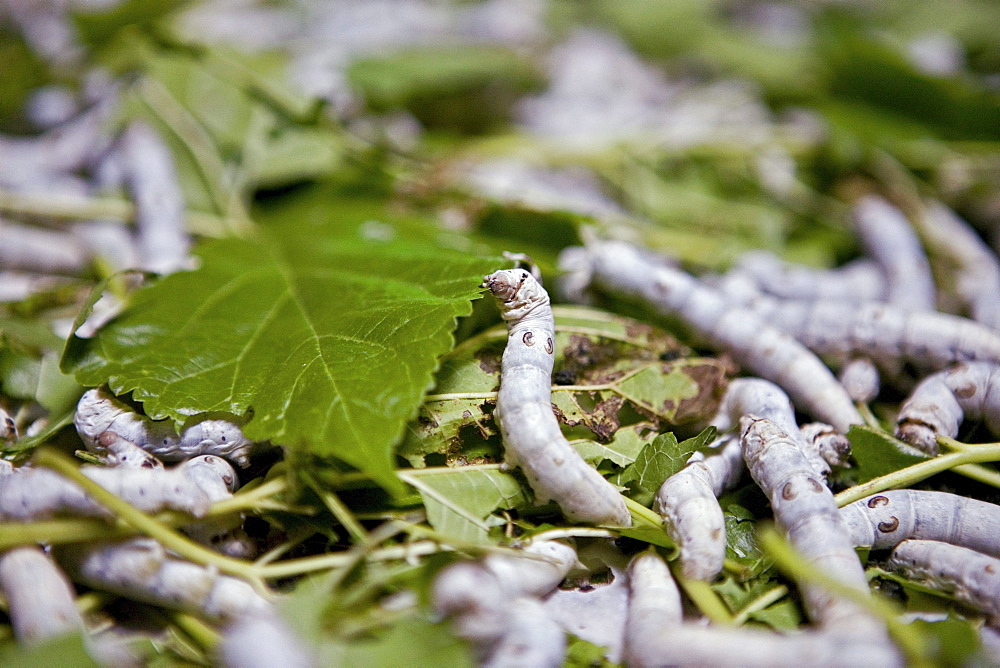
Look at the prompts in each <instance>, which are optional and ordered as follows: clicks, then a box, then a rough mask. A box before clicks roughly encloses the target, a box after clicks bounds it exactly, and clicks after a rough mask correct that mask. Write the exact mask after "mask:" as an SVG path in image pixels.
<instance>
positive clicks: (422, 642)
mask: <svg viewBox="0 0 1000 668" xmlns="http://www.w3.org/2000/svg"><path fill="white" fill-rule="evenodd" d="M328 656H329V658H333V656H337V657H338V659H339V661H337V662H336V664H332V663H326V665H341V666H366V668H383V667H384V668H395V667H396V666H408V667H410V666H412V667H413V668H420V667H426V668H441V667H442V666H448V667H449V668H451V667H452V666H454V667H455V668H460V667H461V666H470V667H471V666H472V665H473V661H472V656H471V655H470V652H469V646H468V645H467V644H466V643H465V642H464V641H462V640H459V639H458V638H456V637H455V636H454V635H452V634H451V632H450V630H449V625H448V623H447V622H438V623H433V622H430V621H428V620H427V619H424V618H423V617H418V616H415V615H414V616H411V617H408V618H406V619H403V620H401V621H399V622H397V623H396V624H393V625H392V626H390V627H389V629H388V630H387V631H385V632H384V633H382V634H380V635H378V636H377V637H375V638H373V639H371V640H358V641H356V642H352V643H349V644H345V645H343V646H342V647H340V648H339V651H337V650H334V651H333V652H330V654H329V655H328Z"/></svg>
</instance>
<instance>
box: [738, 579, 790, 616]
mask: <svg viewBox="0 0 1000 668" xmlns="http://www.w3.org/2000/svg"><path fill="white" fill-rule="evenodd" d="M787 595H788V587H786V586H785V585H778V586H777V587H775V588H774V589H769V590H768V591H766V592H764V593H763V594H761V595H760V596H758V597H757V598H755V599H754V600H752V601H750V602H749V603H747V604H746V605H745V606H744V607H743V609H742V610H740V611H739V612H738V613H737V614H736V616H735V617H733V624H735V625H736V626H743V625H744V624H746V622H747V620H748V619H750V615H752V614H753V613H755V612H760V611H761V610H763V609H764V608H766V607H767V606H769V605H771V604H772V603H777V602H778V601H780V600H781V599H783V598H784V597H785V596H787Z"/></svg>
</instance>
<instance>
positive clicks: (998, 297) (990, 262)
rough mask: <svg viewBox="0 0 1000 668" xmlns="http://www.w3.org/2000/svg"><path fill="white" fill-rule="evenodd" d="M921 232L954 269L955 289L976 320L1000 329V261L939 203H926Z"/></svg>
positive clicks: (978, 238)
mask: <svg viewBox="0 0 1000 668" xmlns="http://www.w3.org/2000/svg"><path fill="white" fill-rule="evenodd" d="M917 222H918V223H919V224H920V232H921V234H922V235H923V236H924V238H926V239H927V242H928V246H930V248H931V250H932V252H934V253H936V254H939V255H942V256H944V257H946V258H947V259H948V260H949V263H950V264H951V265H952V266H953V267H954V278H953V281H954V286H955V292H957V293H958V296H959V298H960V299H961V300H962V301H963V302H964V303H965V304H967V305H968V309H969V315H970V316H971V317H972V319H973V320H975V321H977V322H981V323H983V324H984V325H986V326H987V327H991V328H993V329H995V330H1000V261H998V260H997V256H996V255H995V254H994V253H993V251H992V250H990V248H989V246H987V245H986V244H985V243H984V242H983V240H982V239H981V238H980V237H979V235H978V234H977V233H976V231H975V230H974V229H972V227H971V226H970V225H969V224H968V223H967V222H965V221H964V220H962V219H961V218H959V217H958V215H957V214H956V213H955V212H954V211H952V210H951V209H949V208H948V207H946V206H945V205H943V204H941V203H940V202H936V201H929V202H927V204H926V206H925V207H924V216H923V220H921V219H920V218H919V217H918V219H917Z"/></svg>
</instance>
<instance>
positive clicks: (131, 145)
mask: <svg viewBox="0 0 1000 668" xmlns="http://www.w3.org/2000/svg"><path fill="white" fill-rule="evenodd" d="M120 150H121V152H122V161H123V165H124V178H125V185H126V186H127V187H128V189H129V191H130V193H131V194H132V197H133V198H134V199H135V209H136V223H137V226H138V230H139V255H140V257H141V258H142V263H143V268H144V269H147V270H149V271H155V272H158V273H164V274H166V273H171V272H174V271H177V270H179V269H183V268H184V267H185V266H187V264H188V251H189V249H190V246H191V241H190V239H189V238H188V234H187V231H186V229H185V226H184V216H185V207H184V195H183V193H182V192H181V189H180V185H179V183H178V179H177V172H176V170H175V169H174V162H173V158H172V157H171V155H170V149H168V148H167V146H166V145H165V144H164V143H163V140H162V139H160V137H159V135H157V134H156V131H155V130H153V129H152V128H151V127H150V126H148V125H146V124H145V123H143V122H141V121H134V122H133V123H132V124H130V125H129V127H128V128H127V129H126V130H125V132H124V133H123V134H122V137H121V149H120Z"/></svg>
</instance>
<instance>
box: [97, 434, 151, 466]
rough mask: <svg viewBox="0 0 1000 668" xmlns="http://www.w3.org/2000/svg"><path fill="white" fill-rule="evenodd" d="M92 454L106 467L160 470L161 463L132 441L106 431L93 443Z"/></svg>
mask: <svg viewBox="0 0 1000 668" xmlns="http://www.w3.org/2000/svg"><path fill="white" fill-rule="evenodd" d="M92 452H94V453H95V454H97V456H98V458H99V459H100V460H101V462H102V463H103V464H105V465H106V466H112V467H119V468H131V469H162V468H163V462H161V461H160V460H159V459H157V458H156V457H154V456H153V455H151V454H150V453H148V452H146V451H145V450H143V449H142V448H140V447H139V446H138V445H136V444H135V443H133V442H132V441H127V440H125V439H124V438H122V437H121V436H119V435H118V434H116V433H114V432H113V431H106V432H104V433H103V434H101V435H100V436H98V437H97V439H96V440H95V441H94V447H93V448H92Z"/></svg>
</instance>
